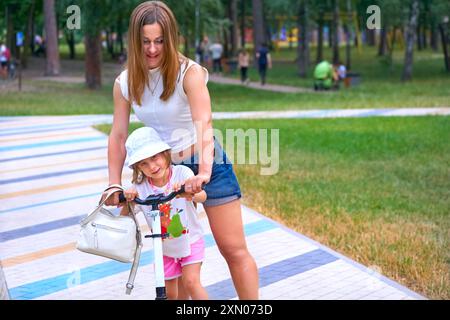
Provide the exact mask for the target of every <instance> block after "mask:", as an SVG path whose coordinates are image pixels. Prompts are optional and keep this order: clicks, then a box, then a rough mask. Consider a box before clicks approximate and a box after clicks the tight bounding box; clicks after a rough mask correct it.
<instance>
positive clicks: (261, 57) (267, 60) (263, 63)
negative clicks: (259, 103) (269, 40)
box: [256, 43, 272, 85]
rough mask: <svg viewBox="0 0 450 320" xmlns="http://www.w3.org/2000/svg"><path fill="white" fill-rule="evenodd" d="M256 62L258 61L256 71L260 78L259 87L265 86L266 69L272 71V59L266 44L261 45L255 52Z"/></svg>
mask: <svg viewBox="0 0 450 320" xmlns="http://www.w3.org/2000/svg"><path fill="white" fill-rule="evenodd" d="M256 60H257V61H258V71H259V76H260V78H261V85H265V84H266V74H267V68H269V69H272V58H271V56H270V52H269V48H268V47H267V44H266V43H262V44H261V46H260V47H259V49H258V51H257V52H256Z"/></svg>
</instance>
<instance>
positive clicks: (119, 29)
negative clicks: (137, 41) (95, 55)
mask: <svg viewBox="0 0 450 320" xmlns="http://www.w3.org/2000/svg"><path fill="white" fill-rule="evenodd" d="M122 20H123V18H122V15H119V18H118V19H117V42H118V43H119V54H123V34H122V33H123V30H122Z"/></svg>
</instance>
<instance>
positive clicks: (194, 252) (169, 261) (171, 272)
mask: <svg viewBox="0 0 450 320" xmlns="http://www.w3.org/2000/svg"><path fill="white" fill-rule="evenodd" d="M204 257H205V241H204V240H203V238H200V239H198V240H197V241H195V242H194V243H192V244H191V255H190V256H187V257H184V258H172V257H166V256H163V261H164V278H165V280H171V279H175V278H178V277H181V269H182V268H183V267H184V266H185V265H188V264H194V263H201V262H203V258H204Z"/></svg>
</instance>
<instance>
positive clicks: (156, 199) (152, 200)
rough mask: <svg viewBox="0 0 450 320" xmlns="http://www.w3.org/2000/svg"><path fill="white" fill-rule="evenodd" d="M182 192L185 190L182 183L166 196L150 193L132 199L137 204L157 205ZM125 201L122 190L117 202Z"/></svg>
mask: <svg viewBox="0 0 450 320" xmlns="http://www.w3.org/2000/svg"><path fill="white" fill-rule="evenodd" d="M184 192H185V190H184V185H182V186H181V188H180V190H178V191H173V192H171V193H169V194H168V195H167V196H165V195H164V194H163V193H160V194H151V195H149V196H148V197H147V198H146V199H139V198H135V199H134V200H133V201H134V202H136V203H137V204H142V205H146V206H150V205H158V204H161V203H164V202H167V201H170V200H172V199H173V198H175V197H176V196H177V195H179V194H182V193H184ZM125 201H127V199H126V198H125V196H124V194H123V192H121V193H119V202H125Z"/></svg>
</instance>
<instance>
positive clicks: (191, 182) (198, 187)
mask: <svg viewBox="0 0 450 320" xmlns="http://www.w3.org/2000/svg"><path fill="white" fill-rule="evenodd" d="M210 179H211V176H210V175H208V174H204V173H199V174H198V175H196V176H193V177H191V178H189V179H187V180H186V181H185V183H184V190H185V191H186V192H187V193H192V194H195V193H199V192H200V191H202V190H203V189H202V187H203V185H205V184H207V183H208V182H209V180H210Z"/></svg>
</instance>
